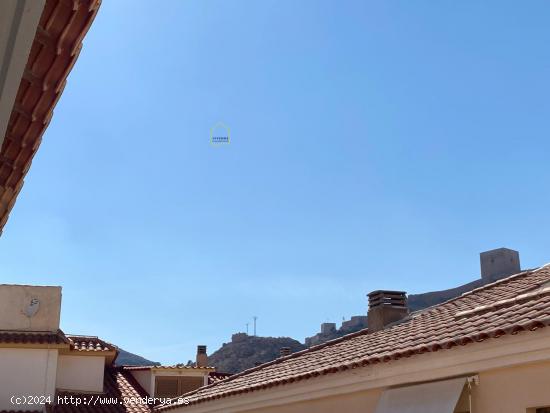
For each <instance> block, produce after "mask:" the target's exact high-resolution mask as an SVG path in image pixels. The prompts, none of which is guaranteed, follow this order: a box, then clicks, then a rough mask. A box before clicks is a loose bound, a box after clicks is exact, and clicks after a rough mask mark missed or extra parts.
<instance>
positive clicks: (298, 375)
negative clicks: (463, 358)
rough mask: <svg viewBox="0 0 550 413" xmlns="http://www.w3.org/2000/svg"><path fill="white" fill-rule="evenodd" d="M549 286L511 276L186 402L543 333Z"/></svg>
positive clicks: (539, 274)
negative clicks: (389, 325)
mask: <svg viewBox="0 0 550 413" xmlns="http://www.w3.org/2000/svg"><path fill="white" fill-rule="evenodd" d="M549 281H550V266H545V267H542V268H540V269H537V270H531V271H526V272H523V273H520V274H516V275H513V276H510V277H508V278H505V279H502V280H500V281H497V282H495V283H493V284H489V285H486V286H484V287H481V288H478V289H475V290H473V291H471V292H468V293H465V294H463V295H462V296H460V297H457V298H455V299H452V300H449V301H447V302H445V303H443V304H440V305H437V306H434V307H431V308H428V309H426V310H423V311H419V312H417V313H413V314H412V315H411V316H410V317H409V318H407V319H406V320H404V321H402V322H401V323H399V324H395V325H393V326H391V327H388V328H386V329H385V330H382V331H377V332H374V333H368V331H367V330H362V331H360V332H357V333H353V334H350V335H347V336H344V337H342V338H339V339H336V340H333V341H329V342H327V343H324V344H321V345H318V346H315V347H311V348H309V349H307V350H303V351H301V352H297V353H294V354H292V355H290V356H286V357H283V358H279V359H277V360H275V361H272V362H270V363H266V364H263V365H261V366H258V367H255V368H252V369H249V370H246V371H244V372H242V373H239V374H236V375H234V376H231V377H230V378H228V379H226V380H223V381H220V382H217V383H213V384H211V385H208V386H205V387H202V388H201V389H198V390H195V391H193V392H190V393H187V394H186V395H185V397H187V398H188V399H189V401H190V404H196V403H201V402H205V401H208V400H213V399H219V398H222V397H228V396H232V395H236V394H240V393H245V392H252V391H258V390H261V389H265V388H269V387H273V386H279V385H284V384H287V383H292V382H295V381H301V380H306V379H309V378H312V377H317V376H321V375H327V374H333V373H337V372H340V371H344V370H349V369H354V368H358V367H361V366H366V365H369V364H375V363H381V362H387V361H390V360H397V359H400V358H404V357H411V356H414V355H415V354H421V353H427V352H435V351H440V350H444V349H449V348H451V347H455V346H463V345H467V344H469V343H473V342H480V341H484V340H487V339H494V338H498V337H500V336H503V335H506V334H517V333H519V332H523V331H531V330H536V329H538V328H542V327H546V326H548V325H550V286H549V285H548V284H547V285H546V286H544V284H545V283H549ZM541 286H543V287H541ZM544 287H546V288H544ZM537 289H538V291H537ZM521 295H523V296H521ZM481 306H484V307H483V309H481ZM471 310H475V311H473V312H472V313H471V314H468V313H466V315H465V313H464V312H465V311H471ZM180 407H185V406H180ZM169 408H170V406H167V407H162V408H160V409H169Z"/></svg>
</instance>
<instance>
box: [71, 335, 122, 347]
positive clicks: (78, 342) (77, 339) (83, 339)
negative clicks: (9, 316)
mask: <svg viewBox="0 0 550 413" xmlns="http://www.w3.org/2000/svg"><path fill="white" fill-rule="evenodd" d="M67 338H68V339H69V342H70V343H71V347H72V349H73V350H76V351H116V350H117V347H116V346H115V345H113V344H111V343H107V342H105V341H103V340H101V339H100V338H97V337H95V336H75V335H69V334H68V335H67Z"/></svg>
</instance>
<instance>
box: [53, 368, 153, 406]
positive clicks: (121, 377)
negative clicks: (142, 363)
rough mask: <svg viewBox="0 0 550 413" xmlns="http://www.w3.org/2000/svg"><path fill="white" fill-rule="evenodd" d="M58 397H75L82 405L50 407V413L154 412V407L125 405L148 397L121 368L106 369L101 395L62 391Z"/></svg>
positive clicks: (137, 404)
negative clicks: (132, 399)
mask: <svg viewBox="0 0 550 413" xmlns="http://www.w3.org/2000/svg"><path fill="white" fill-rule="evenodd" d="M57 396H58V398H59V397H64V396H67V397H70V396H73V398H78V399H79V400H80V401H81V403H82V404H80V405H79V406H77V405H76V403H73V404H57V405H55V406H48V409H47V410H48V411H49V412H50V413H73V412H74V413H85V412H93V413H149V412H151V411H152V406H150V405H147V404H145V403H126V404H125V403H124V401H125V400H129V399H131V398H134V399H135V398H145V397H147V396H148V395H147V392H145V390H143V388H142V387H141V386H140V385H139V383H138V382H137V381H136V379H134V377H133V376H132V374H131V373H130V372H126V371H123V370H122V369H119V368H106V369H105V378H104V392H103V393H101V394H90V393H76V392H65V391H62V392H59V393H58V394H57ZM107 400H108V401H109V402H108V403H107V402H106V401H107Z"/></svg>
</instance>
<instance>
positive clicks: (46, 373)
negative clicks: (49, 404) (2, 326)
mask: <svg viewBox="0 0 550 413" xmlns="http://www.w3.org/2000/svg"><path fill="white" fill-rule="evenodd" d="M57 356H58V355H57V350H48V349H16V348H0V410H36V406H31V407H30V408H29V406H24V405H19V406H17V405H13V404H12V403H11V401H10V398H11V397H12V396H29V395H32V396H42V395H47V396H48V395H49V396H52V397H53V395H54V393H55V377H56V367H57Z"/></svg>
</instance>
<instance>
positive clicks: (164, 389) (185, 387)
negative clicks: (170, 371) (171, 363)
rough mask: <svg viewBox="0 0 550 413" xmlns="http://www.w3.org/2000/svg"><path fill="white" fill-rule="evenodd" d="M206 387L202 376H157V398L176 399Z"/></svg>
mask: <svg viewBox="0 0 550 413" xmlns="http://www.w3.org/2000/svg"><path fill="white" fill-rule="evenodd" d="M203 385H204V377H202V376H183V377H180V376H160V377H159V376H157V378H156V380H155V397H161V398H174V397H178V396H181V395H182V394H185V393H188V392H190V391H192V390H195V389H198V388H199V387H202V386H203Z"/></svg>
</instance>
